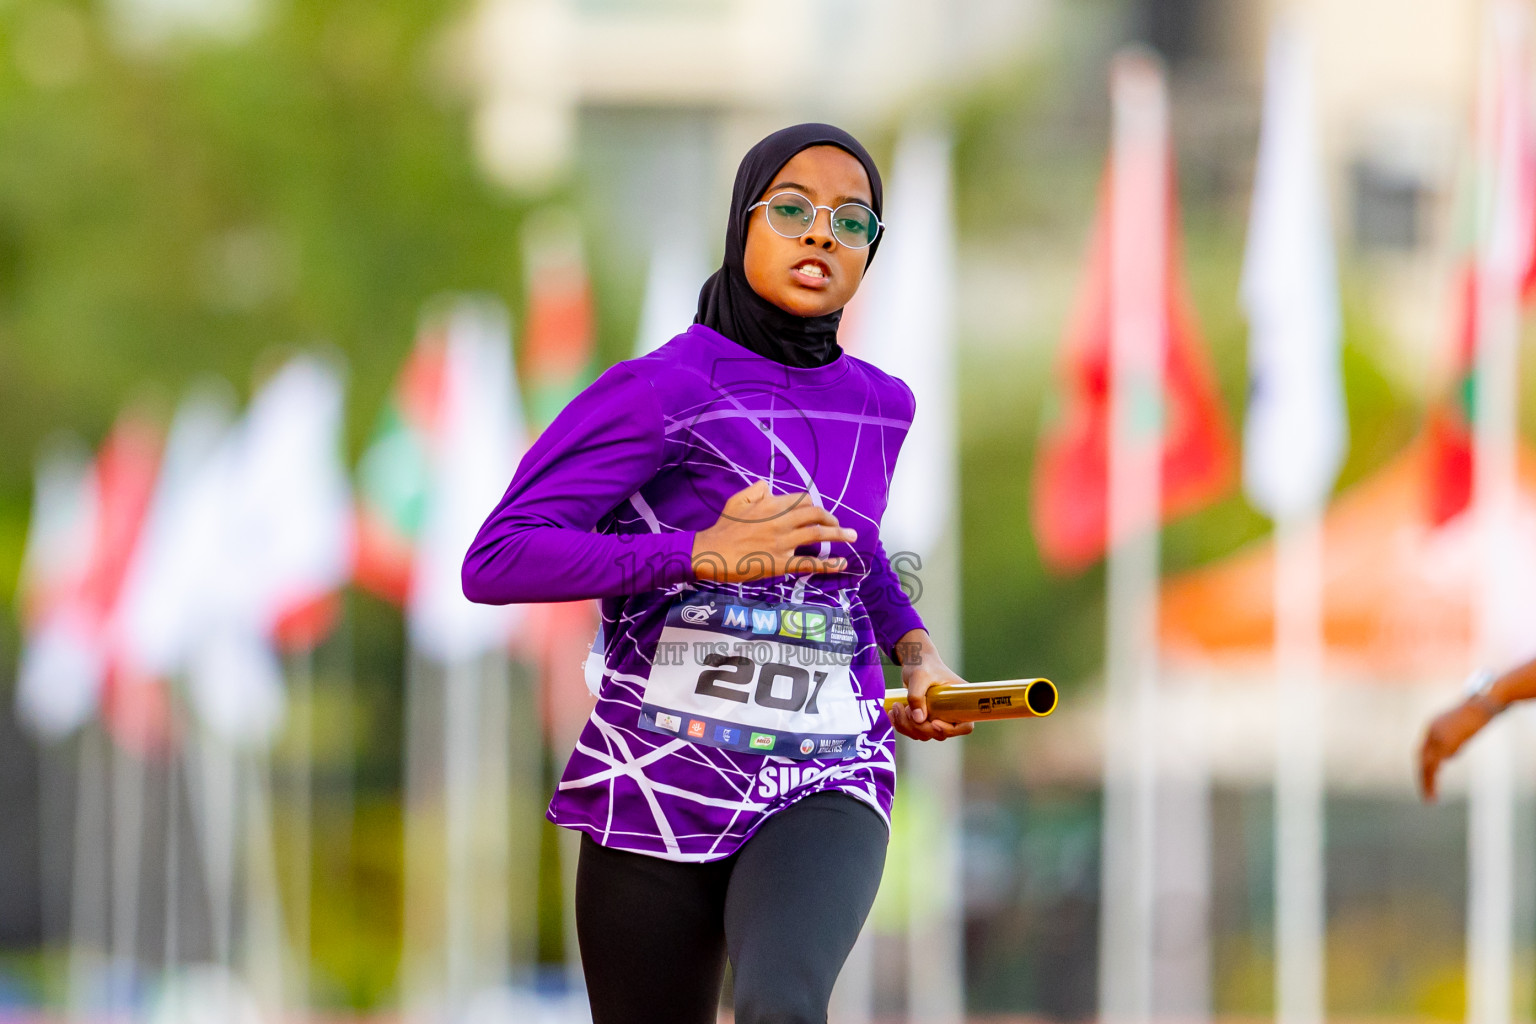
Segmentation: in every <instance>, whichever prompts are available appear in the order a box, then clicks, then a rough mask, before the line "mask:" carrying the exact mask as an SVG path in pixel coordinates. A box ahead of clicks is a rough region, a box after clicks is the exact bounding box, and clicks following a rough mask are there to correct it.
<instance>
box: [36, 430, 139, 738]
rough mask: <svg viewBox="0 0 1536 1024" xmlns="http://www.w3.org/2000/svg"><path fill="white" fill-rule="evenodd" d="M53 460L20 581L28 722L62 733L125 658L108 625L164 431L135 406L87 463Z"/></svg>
mask: <svg viewBox="0 0 1536 1024" xmlns="http://www.w3.org/2000/svg"><path fill="white" fill-rule="evenodd" d="M46 459H47V461H46V462H45V463H44V464H43V465H42V466H40V467H39V471H38V492H37V497H36V500H35V505H34V508H35V513H34V519H33V527H32V537H31V538H30V540H29V546H28V551H27V561H26V569H25V571H24V574H23V578H22V599H23V602H24V606H25V607H26V608H27V609H28V613H27V631H28V636H27V647H26V651H25V653H24V654H23V657H22V664H21V672H20V676H19V678H18V680H17V696H16V699H17V704H18V711H19V712H20V714H21V717H22V719H23V720H24V721H26V722H28V723H30V724H31V725H32V727H33V728H34V729H36V730H37V731H38V732H39V734H41V735H45V736H53V737H58V736H63V735H66V734H68V733H70V732H72V731H74V730H75V729H77V728H78V727H79V726H81V725H82V724H84V723H85V722H86V721H87V720H88V719H89V718H90V717H91V715H92V714H94V713H95V711H96V709H97V708H98V706H99V703H100V701H101V698H102V695H103V692H104V688H106V687H108V686H110V685H111V684H110V682H109V681H110V680H111V679H112V678H113V675H114V670H115V669H116V668H117V667H118V663H119V662H120V655H121V652H120V651H118V650H116V649H114V646H113V644H112V637H111V634H110V623H111V621H112V619H113V616H114V615H115V614H116V611H117V607H118V602H119V598H120V596H121V592H122V587H123V581H124V577H125V576H126V574H127V570H128V565H129V563H130V561H131V560H132V558H133V553H134V549H135V547H136V546H137V544H138V541H139V535H140V530H141V527H142V525H143V523H144V519H145V516H146V514H147V510H148V507H149V502H150V495H151V493H152V491H153V489H154V484H155V476H156V472H157V467H158V463H159V459H160V431H159V428H158V427H157V426H155V425H154V422H153V421H152V420H151V419H150V418H149V417H148V416H147V415H146V413H145V412H144V411H143V410H140V409H136V408H134V409H129V410H128V411H126V412H124V413H123V414H122V415H121V416H120V417H119V418H118V421H117V423H116V424H115V425H114V426H113V428H112V432H111V434H109V435H108V437H107V440H106V442H105V443H104V444H103V445H102V448H101V451H100V452H99V454H98V455H97V456H96V459H95V461H94V464H93V465H91V466H90V467H89V469H85V470H84V472H82V469H83V468H84V467H83V466H82V464H81V463H80V462H79V461H78V458H77V457H75V456H73V455H70V454H64V453H61V454H58V455H49V456H47V457H46ZM119 704H120V705H121V701H120V702H119ZM126 711H127V709H125V708H122V707H121V706H119V708H118V709H117V713H118V714H122V713H124V712H126ZM130 717H135V716H132V715H130Z"/></svg>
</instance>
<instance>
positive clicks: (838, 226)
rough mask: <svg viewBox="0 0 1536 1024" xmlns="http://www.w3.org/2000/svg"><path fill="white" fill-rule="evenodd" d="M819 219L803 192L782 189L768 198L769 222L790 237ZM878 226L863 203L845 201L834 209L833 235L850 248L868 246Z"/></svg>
mask: <svg viewBox="0 0 1536 1024" xmlns="http://www.w3.org/2000/svg"><path fill="white" fill-rule="evenodd" d="M815 219H816V207H815V205H814V204H812V202H811V201H810V200H809V199H807V198H805V197H804V196H802V195H800V194H799V193H796V192H780V193H779V194H778V195H775V196H774V197H773V198H771V199H769V200H768V224H769V226H770V227H772V228H773V230H775V231H777V232H778V233H779V234H781V235H783V236H784V237H786V238H799V237H800V236H801V235H803V234H805V233H806V232H807V231H809V230H810V229H811V223H812V222H813V221H814V220H815ZM878 230H879V223H878V221H876V220H875V213H874V211H873V210H871V209H869V208H868V207H866V206H863V205H862V204H860V203H844V204H843V205H841V206H839V207H838V208H837V209H835V210H833V211H832V237H833V238H836V239H837V240H838V241H839V242H841V243H842V244H843V245H846V246H848V247H849V248H850V249H862V248H864V246H866V245H868V244H869V243H870V242H872V241H874V238H875V232H876V231H878Z"/></svg>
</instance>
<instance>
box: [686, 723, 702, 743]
mask: <svg viewBox="0 0 1536 1024" xmlns="http://www.w3.org/2000/svg"><path fill="white" fill-rule="evenodd" d="M688 735H689V736H692V737H693V738H694V739H696V740H701V739H703V738H704V723H703V722H701V721H699V720H698V719H697V718H695V719H692V720H690V721H689V722H688Z"/></svg>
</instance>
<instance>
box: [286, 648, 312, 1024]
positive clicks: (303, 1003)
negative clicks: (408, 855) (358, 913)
mask: <svg viewBox="0 0 1536 1024" xmlns="http://www.w3.org/2000/svg"><path fill="white" fill-rule="evenodd" d="M288 674H289V677H290V678H291V679H292V681H293V684H292V685H293V698H294V699H293V738H294V744H293V746H294V750H293V760H294V764H295V768H294V772H293V776H292V777H293V786H294V793H293V816H294V820H295V822H296V825H295V827H294V830H293V868H294V881H293V894H292V898H293V903H292V908H293V909H292V913H291V915H290V922H291V923H290V926H289V927H290V929H291V931H292V939H291V942H292V944H293V981H292V983H291V996H290V1000H291V1005H292V1006H293V1007H294V1008H295V1009H296V1010H297V1011H298V1019H299V1020H300V1021H307V1020H308V1019H309V1016H310V1007H309V973H310V971H309V959H310V953H309V951H310V900H311V898H312V895H313V893H312V865H313V849H314V814H313V803H314V728H315V727H314V698H315V651H314V648H313V647H306V648H304V649H303V650H302V651H299V652H297V653H295V654H294V655H293V656H292V657H291V658H290V659H289V665H288Z"/></svg>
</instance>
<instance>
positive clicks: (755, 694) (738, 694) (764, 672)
mask: <svg viewBox="0 0 1536 1024" xmlns="http://www.w3.org/2000/svg"><path fill="white" fill-rule="evenodd" d="M704 664H705V665H707V666H709V667H708V668H706V669H705V670H704V671H702V672H700V673H699V681H698V683H697V684H695V686H694V688H693V692H694V693H702V694H703V695H704V696H706V697H718V698H720V699H722V700H730V701H735V702H736V703H738V704H745V703H746V702H747V699H748V694H747V690H748V689H751V691H752V693H751V699H752V701H753V703H755V704H759V705H761V706H762V707H765V708H773V709H774V710H776V711H799V710H800V709H801V707H802V706H803V707H804V708H805V713H806V714H808V715H814V714H816V698H817V697H818V696H819V695H820V694H821V685H822V684H823V683H825V682H826V681H827V674H826V673H825V672H817V673H816V674H815V677H814V679H813V678H812V675H811V673H810V672H807V671H806V670H805V669H803V668H801V667H799V666H798V665H785V664H784V663H783V662H778V661H765V662H763V663H762V664H761V665H758V664H756V663H755V662H753V661H752V659H751V658H748V657H744V656H742V655H739V654H737V655H725V654H718V653H716V654H710V655H708V656H707V657H705V659H704ZM781 679H782V680H785V681H787V682H788V684H789V694H788V695H787V696H780V695H779V694H777V693H775V692H774V691H775V688H776V687H777V686H778V685H779V681H780V680H781ZM813 683H814V688H812V684H813ZM737 687H741V689H737ZM807 697H809V698H810V699H809V700H807V699H806V698H807Z"/></svg>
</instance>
